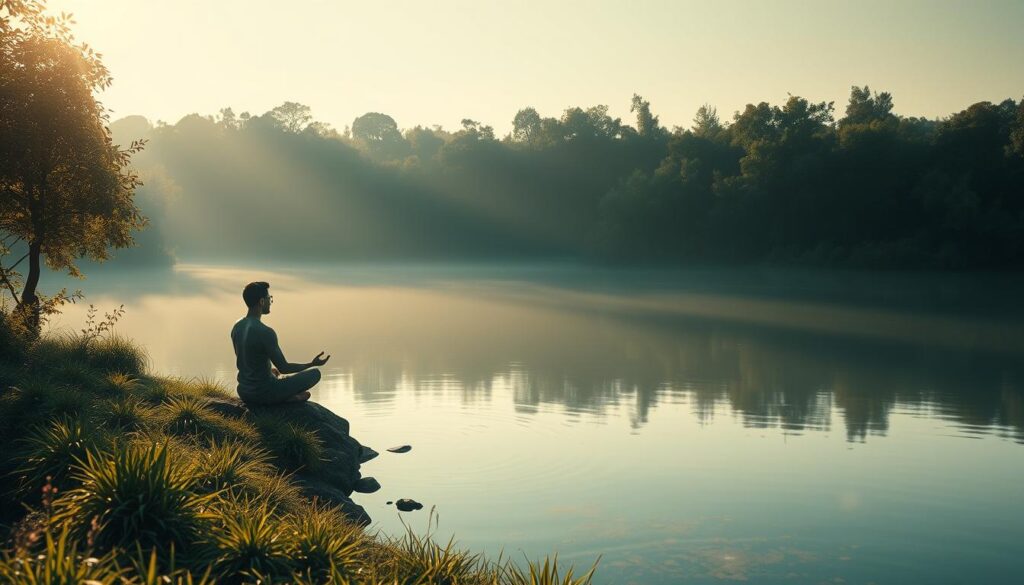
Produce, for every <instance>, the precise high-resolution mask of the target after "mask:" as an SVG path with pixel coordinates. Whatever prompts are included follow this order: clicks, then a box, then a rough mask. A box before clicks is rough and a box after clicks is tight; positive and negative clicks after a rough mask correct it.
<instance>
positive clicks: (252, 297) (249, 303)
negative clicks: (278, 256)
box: [242, 282, 270, 309]
mask: <svg viewBox="0 0 1024 585" xmlns="http://www.w3.org/2000/svg"><path fill="white" fill-rule="evenodd" d="M269 289H270V283H269V282H250V283H249V284H247V285H245V288H243V289H242V300H244V301H245V306H246V307H249V308H250V309H251V308H253V307H255V306H256V303H259V302H260V299H262V298H263V297H265V296H267V291H268V290H269Z"/></svg>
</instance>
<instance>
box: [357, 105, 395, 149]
mask: <svg viewBox="0 0 1024 585" xmlns="http://www.w3.org/2000/svg"><path fill="white" fill-rule="evenodd" d="M352 138H354V139H356V140H362V141H364V142H367V143H373V142H377V143H383V142H388V141H391V140H400V139H401V138H402V133H401V132H399V131H398V124H397V123H396V122H395V119H394V118H392V117H391V116H389V115H387V114H381V113H379V112H367V113H365V114H363V115H362V116H359V117H358V118H356V119H355V120H353V121H352Z"/></svg>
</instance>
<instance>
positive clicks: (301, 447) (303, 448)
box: [254, 415, 324, 471]
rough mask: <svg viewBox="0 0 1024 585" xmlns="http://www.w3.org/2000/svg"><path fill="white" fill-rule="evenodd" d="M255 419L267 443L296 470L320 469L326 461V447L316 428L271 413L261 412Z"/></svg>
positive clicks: (277, 457) (269, 448)
mask: <svg viewBox="0 0 1024 585" xmlns="http://www.w3.org/2000/svg"><path fill="white" fill-rule="evenodd" d="M254 423H255V425H256V428H257V429H259V431H260V435H262V437H263V443H264V445H266V447H267V449H268V450H269V451H270V452H271V453H272V454H273V455H274V458H275V460H276V461H277V462H278V463H279V464H280V465H281V466H282V467H284V468H286V469H289V470H292V471H299V470H302V471H316V470H317V469H318V468H319V467H320V464H321V463H322V462H323V456H324V447H323V443H322V442H321V441H320V437H318V436H317V434H316V431H313V430H311V429H307V428H304V427H302V426H299V425H297V424H295V423H292V422H287V421H282V420H280V419H278V418H276V417H273V416H271V415H261V416H258V417H256V418H255V420H254Z"/></svg>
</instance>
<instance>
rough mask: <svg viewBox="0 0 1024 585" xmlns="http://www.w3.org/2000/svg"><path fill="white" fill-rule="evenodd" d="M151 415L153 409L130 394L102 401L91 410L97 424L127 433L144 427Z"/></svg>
mask: <svg viewBox="0 0 1024 585" xmlns="http://www.w3.org/2000/svg"><path fill="white" fill-rule="evenodd" d="M152 416H153V409H152V408H151V407H149V406H146V404H144V403H143V402H142V400H140V399H138V398H136V397H134V396H131V395H129V396H125V397H123V398H115V399H113V400H107V401H105V402H102V403H100V404H99V405H98V406H97V408H95V409H94V411H93V420H95V421H96V423H97V424H98V425H99V426H101V427H104V428H107V429H110V430H112V431H121V432H129V433H130V432H134V431H139V430H142V429H144V428H146V427H147V425H148V424H149V422H150V419H151V418H152Z"/></svg>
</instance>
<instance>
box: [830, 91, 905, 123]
mask: <svg viewBox="0 0 1024 585" xmlns="http://www.w3.org/2000/svg"><path fill="white" fill-rule="evenodd" d="M892 106H893V104H892V94H890V93H888V92H882V93H878V92H875V94H874V95H872V94H871V89H870V88H869V87H868V86H866V85H865V86H864V87H863V88H861V87H857V86H856V85H855V86H853V87H852V88H850V101H849V103H847V105H846V117H845V118H843V119H842V120H841V121H840V122H839V125H840V126H845V125H849V124H869V123H871V122H874V121H884V120H895V119H896V116H894V115H893V114H892Z"/></svg>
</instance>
